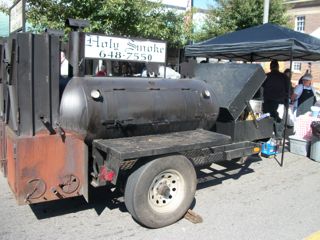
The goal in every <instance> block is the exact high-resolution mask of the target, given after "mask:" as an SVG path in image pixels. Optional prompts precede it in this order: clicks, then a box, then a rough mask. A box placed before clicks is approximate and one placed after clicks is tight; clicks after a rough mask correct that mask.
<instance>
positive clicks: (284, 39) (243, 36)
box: [185, 23, 320, 62]
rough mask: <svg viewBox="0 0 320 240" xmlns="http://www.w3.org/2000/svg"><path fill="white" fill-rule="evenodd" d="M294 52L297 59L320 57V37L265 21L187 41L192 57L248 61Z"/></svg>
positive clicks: (281, 57)
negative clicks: (264, 22) (241, 28)
mask: <svg viewBox="0 0 320 240" xmlns="http://www.w3.org/2000/svg"><path fill="white" fill-rule="evenodd" d="M291 54H292V60H296V61H318V60H320V39H318V38H315V37H312V36H310V35H308V34H304V33H301V32H296V31H293V30H291V29H288V28H285V27H281V26H278V25H274V24H270V23H266V24H263V25H259V26H256V27H251V28H246V29H243V30H239V31H235V32H232V33H227V34H225V35H221V36H219V37H216V38H212V39H209V40H206V41H203V42H200V43H197V44H194V45H188V46H186V49H185V55H186V56H189V57H192V56H194V57H208V58H218V59H229V60H240V61H248V62H254V61H257V62H262V61H270V59H277V60H279V61H289V60H291Z"/></svg>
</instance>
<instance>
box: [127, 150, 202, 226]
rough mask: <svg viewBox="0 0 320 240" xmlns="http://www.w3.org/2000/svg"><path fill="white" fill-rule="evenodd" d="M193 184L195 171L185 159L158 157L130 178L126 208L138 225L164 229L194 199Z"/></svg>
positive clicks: (195, 181) (184, 210)
mask: <svg viewBox="0 0 320 240" xmlns="http://www.w3.org/2000/svg"><path fill="white" fill-rule="evenodd" d="M196 185H197V178H196V172H195V169H194V167H193V165H192V163H191V162H190V161H189V160H188V159H187V158H186V157H184V156H181V155H171V156H165V157H160V158H157V159H154V160H152V161H150V162H148V163H146V164H145V165H143V166H141V167H140V168H138V169H137V170H136V171H134V172H133V173H132V174H131V175H130V176H129V178H128V181H127V185H126V188H125V193H124V200H125V205H126V207H127V209H128V211H129V212H130V214H131V215H132V217H133V218H134V219H135V220H136V221H137V222H139V223H140V224H142V225H144V226H146V227H149V228H160V227H164V226H167V225H170V224H172V223H175V222H176V221H178V220H179V219H181V218H182V217H183V216H184V214H185V213H186V212H187V210H188V209H189V207H190V205H191V204H192V201H193V199H194V195H195V191H196Z"/></svg>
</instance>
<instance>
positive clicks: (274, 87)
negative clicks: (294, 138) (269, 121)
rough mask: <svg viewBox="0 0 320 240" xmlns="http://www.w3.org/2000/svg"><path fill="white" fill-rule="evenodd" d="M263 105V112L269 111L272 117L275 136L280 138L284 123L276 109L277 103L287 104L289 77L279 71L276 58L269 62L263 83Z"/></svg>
mask: <svg viewBox="0 0 320 240" xmlns="http://www.w3.org/2000/svg"><path fill="white" fill-rule="evenodd" d="M262 87H263V105H262V110H263V112H264V113H270V116H271V117H273V119H274V132H275V137H276V138H278V139H280V138H282V131H283V127H284V123H283V122H282V119H281V118H280V117H279V113H278V111H277V109H278V107H279V104H284V105H285V107H287V106H288V102H289V88H290V79H289V78H288V77H287V76H286V75H285V74H284V73H281V72H280V71H279V63H278V61H277V60H272V61H271V63H270V72H269V73H267V78H266V80H265V81H264V83H263V85H262Z"/></svg>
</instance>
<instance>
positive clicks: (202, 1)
mask: <svg viewBox="0 0 320 240" xmlns="http://www.w3.org/2000/svg"><path fill="white" fill-rule="evenodd" d="M214 2H215V1H214V0H193V6H194V7H198V8H203V9H207V8H208V5H211V6H212V5H214Z"/></svg>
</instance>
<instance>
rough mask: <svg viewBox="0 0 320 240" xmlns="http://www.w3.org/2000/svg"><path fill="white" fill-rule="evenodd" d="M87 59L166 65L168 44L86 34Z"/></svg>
mask: <svg viewBox="0 0 320 240" xmlns="http://www.w3.org/2000/svg"><path fill="white" fill-rule="evenodd" d="M85 57H86V58H100V59H112V60H123V61H137V62H157V63H165V60H166V43H164V42H156V41H149V40H136V39H130V38H118V37H109V36H101V35H89V34H86V38H85Z"/></svg>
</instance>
